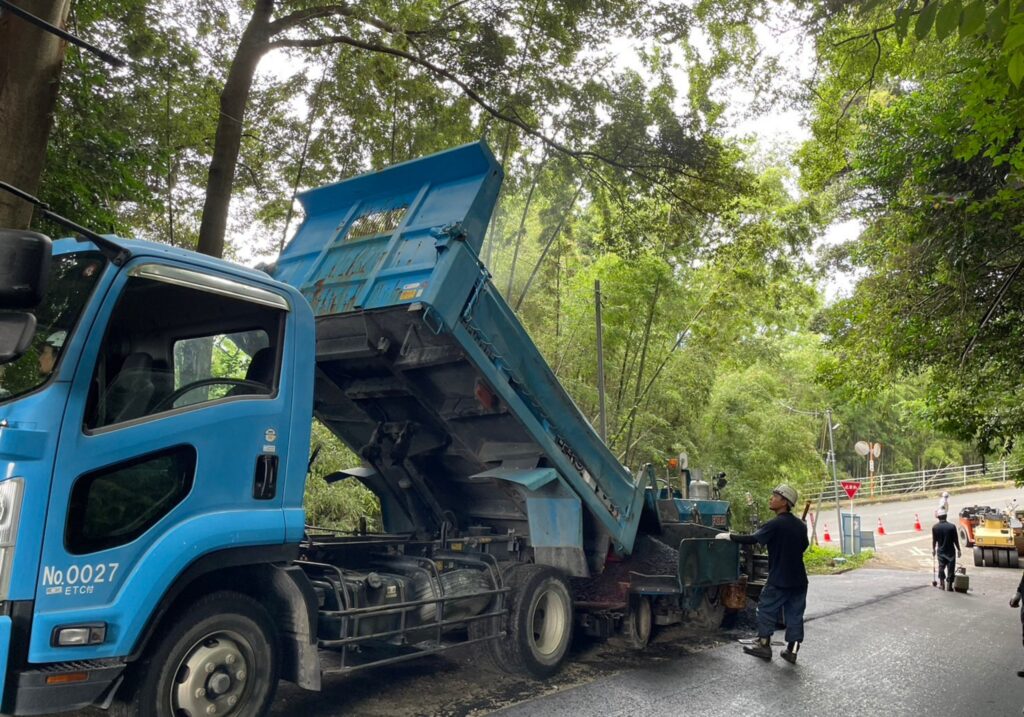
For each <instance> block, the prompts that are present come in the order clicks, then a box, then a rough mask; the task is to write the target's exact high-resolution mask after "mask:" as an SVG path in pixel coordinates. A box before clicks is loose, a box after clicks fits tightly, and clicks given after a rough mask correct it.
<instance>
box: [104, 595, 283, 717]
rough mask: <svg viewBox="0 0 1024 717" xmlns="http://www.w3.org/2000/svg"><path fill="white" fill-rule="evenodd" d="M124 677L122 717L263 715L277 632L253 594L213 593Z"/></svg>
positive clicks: (116, 707) (269, 697) (270, 693)
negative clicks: (140, 716)
mask: <svg viewBox="0 0 1024 717" xmlns="http://www.w3.org/2000/svg"><path fill="white" fill-rule="evenodd" d="M125 674H126V677H125V683H124V685H123V686H122V688H121V693H120V694H119V695H118V699H117V701H116V702H115V703H114V704H113V705H112V708H111V714H113V715H115V716H116V717H128V716H129V715H145V716H146V717H181V715H185V714H187V715H195V717H198V716H199V715H209V714H216V715H217V717H262V715H265V714H266V713H267V711H268V710H269V708H270V703H271V702H272V701H273V699H274V693H275V692H276V691H277V680H278V648H277V634H276V632H275V630H274V625H273V623H272V622H271V619H270V616H269V615H268V614H267V611H266V609H265V608H264V607H263V606H262V605H260V604H259V603H258V602H256V601H255V600H253V599H252V598H250V597H249V596H247V595H243V594H241V593H235V592H228V591H224V592H217V593H212V594H210V595H207V596H206V597H203V598H201V599H200V600H198V601H197V602H196V603H194V604H193V605H192V606H190V607H189V609H188V611H187V612H186V613H184V614H182V615H179V616H178V617H177V619H176V620H174V621H173V622H171V623H170V624H169V625H168V626H167V628H166V629H164V630H162V631H161V632H160V633H158V635H157V636H156V637H155V638H154V642H153V643H152V645H151V649H149V650H147V654H146V656H145V657H144V658H143V659H142V660H140V661H138V662H136V663H133V664H132V665H129V666H128V669H127V670H126V673H125ZM211 707H213V708H214V709H215V710H216V711H215V712H211V711H210V708H211Z"/></svg>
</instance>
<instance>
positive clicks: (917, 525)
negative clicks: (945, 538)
mask: <svg viewBox="0 0 1024 717" xmlns="http://www.w3.org/2000/svg"><path fill="white" fill-rule="evenodd" d="M914 530H916V531H917V532H918V533H920V532H921V519H920V518H918V517H917V513H914Z"/></svg>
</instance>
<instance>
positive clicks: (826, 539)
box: [822, 523, 832, 543]
mask: <svg viewBox="0 0 1024 717" xmlns="http://www.w3.org/2000/svg"><path fill="white" fill-rule="evenodd" d="M822 540H824V541H825V542H826V543H831V542H832V536H831V535H829V534H828V523H825V537H824V538H822Z"/></svg>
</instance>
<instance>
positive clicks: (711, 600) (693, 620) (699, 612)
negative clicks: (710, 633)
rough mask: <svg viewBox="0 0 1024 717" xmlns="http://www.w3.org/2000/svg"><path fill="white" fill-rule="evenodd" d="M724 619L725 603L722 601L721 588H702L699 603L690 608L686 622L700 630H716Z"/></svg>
mask: <svg viewBox="0 0 1024 717" xmlns="http://www.w3.org/2000/svg"><path fill="white" fill-rule="evenodd" d="M723 619H725V605H724V604H723V603H722V588H721V587H720V586H717V585H716V586H714V587H710V588H704V594H703V595H702V596H701V600H700V605H698V606H697V609H696V610H691V611H690V614H689V615H688V616H687V622H689V623H690V624H691V625H693V626H694V627H696V628H698V629H700V630H717V629H718V628H720V627H721V626H722V620H723Z"/></svg>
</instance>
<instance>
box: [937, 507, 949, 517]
mask: <svg viewBox="0 0 1024 717" xmlns="http://www.w3.org/2000/svg"><path fill="white" fill-rule="evenodd" d="M935 517H936V518H945V517H946V511H944V510H942V509H941V508H940V509H939V510H937V511H935Z"/></svg>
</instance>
